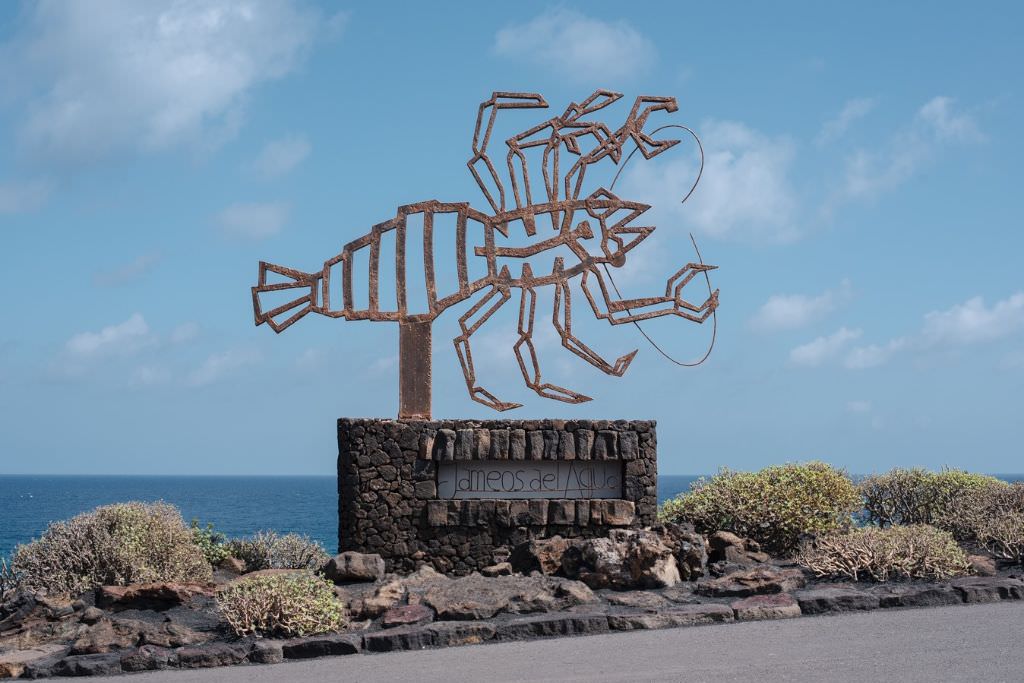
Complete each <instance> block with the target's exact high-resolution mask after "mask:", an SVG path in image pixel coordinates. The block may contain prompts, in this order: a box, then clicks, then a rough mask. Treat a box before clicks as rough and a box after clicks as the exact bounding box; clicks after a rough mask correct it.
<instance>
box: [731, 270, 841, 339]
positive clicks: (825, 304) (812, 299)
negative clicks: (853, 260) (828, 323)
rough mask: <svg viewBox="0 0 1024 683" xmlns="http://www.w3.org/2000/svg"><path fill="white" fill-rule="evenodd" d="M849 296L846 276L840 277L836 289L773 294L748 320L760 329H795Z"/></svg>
mask: <svg viewBox="0 0 1024 683" xmlns="http://www.w3.org/2000/svg"><path fill="white" fill-rule="evenodd" d="M849 296H850V281H849V280H843V281H842V282H841V283H840V285H839V289H838V290H835V291H833V290H828V291H826V292H823V293H821V294H819V295H817V296H807V295H806V294H773V295H772V296H770V297H768V301H766V302H765V303H764V304H763V305H762V306H761V308H759V309H758V311H757V313H755V314H754V317H753V318H752V319H751V321H750V324H751V327H753V328H754V329H756V330H760V331H763V332H771V331H775V330H792V329H797V328H800V327H803V326H805V325H807V324H809V323H812V322H814V321H815V320H819V319H821V318H822V317H824V316H825V315H826V314H828V313H831V312H832V311H834V310H835V309H836V307H837V306H838V305H840V304H841V303H842V302H844V301H845V300H846V299H848V298H849Z"/></svg>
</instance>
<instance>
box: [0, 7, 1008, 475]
mask: <svg viewBox="0 0 1024 683" xmlns="http://www.w3.org/2000/svg"><path fill="white" fill-rule="evenodd" d="M431 7H432V5H430V4H429V3H416V4H414V3H408V4H390V3H383V2H382V3H373V4H370V3H366V4H363V5H349V4H345V5H335V4H324V5H317V4H313V3H307V2H284V1H282V2H259V3H255V2H254V3H227V2H224V3H218V2H208V3H187V2H186V3H159V2H152V3H134V2H127V1H125V2H91V3H84V2H42V3H37V4H31V5H28V4H26V5H17V4H14V3H4V4H2V5H0V141H2V142H0V245H2V253H3V255H4V257H5V258H4V259H3V262H4V267H3V269H2V271H0V291H2V292H3V295H4V312H5V315H4V324H3V326H2V327H0V472H3V473H83V472H89V473H211V474H231V473H235V474H281V473H294V474H329V473H331V472H333V470H334V459H335V453H336V443H335V437H334V420H335V419H336V418H337V417H339V416H343V415H344V416H360V415H362V416H384V417H387V416H393V415H395V414H396V411H397V398H396V386H397V365H396V353H397V330H396V329H395V326H394V325H392V324H383V323H368V322H362V323H358V322H344V321H339V320H329V319H326V318H323V317H320V316H310V317H307V318H306V319H304V320H302V321H301V322H300V323H299V324H297V325H295V326H294V327H293V328H291V329H289V330H288V331H287V332H286V333H284V334H282V335H275V334H273V333H272V332H271V331H270V330H268V329H267V328H266V327H265V326H264V327H260V328H256V327H254V326H253V320H252V311H251V308H250V300H249V290H248V288H249V286H250V285H252V284H254V282H255V278H256V274H257V264H258V261H259V260H260V259H266V260H270V261H274V262H277V263H282V264H286V265H290V266H293V267H296V268H299V269H315V268H319V267H320V264H321V263H322V262H323V261H324V260H325V259H327V258H329V257H331V256H333V255H334V254H336V253H338V252H339V251H340V249H341V247H342V245H343V244H344V243H345V242H347V241H349V240H351V239H354V238H356V237H358V236H360V235H362V234H363V233H364V232H366V231H367V230H368V228H369V227H370V226H371V225H373V224H374V223H377V222H380V221H383V220H387V219H388V218H390V217H392V216H394V211H395V208H396V207H397V206H399V205H402V204H407V203H412V202H416V201H421V200H424V199H432V198H437V199H441V200H444V201H470V202H472V203H473V205H474V206H476V207H477V208H480V209H484V208H486V203H485V201H484V199H483V197H482V196H481V195H480V193H479V190H478V189H477V188H476V186H475V185H474V183H473V181H472V178H471V176H470V175H469V173H468V171H467V169H466V165H465V163H466V161H467V160H468V158H469V156H470V141H471V137H472V132H473V125H474V121H475V116H476V108H477V106H478V104H479V103H480V102H481V101H483V100H485V99H487V98H488V97H489V95H490V93H491V91H492V90H509V91H531V92H540V93H543V94H544V96H545V97H546V98H547V100H548V101H549V102H550V103H551V105H552V108H553V109H558V110H559V111H561V109H563V108H564V107H565V106H566V105H567V104H568V103H569V102H571V101H579V100H581V99H583V98H585V97H586V96H588V95H589V94H590V93H591V92H593V91H594V90H595V89H597V88H608V89H611V90H615V91H618V92H622V93H624V94H625V98H624V99H623V102H622V103H619V104H621V105H622V106H617V107H610V108H609V109H608V110H605V112H607V115H606V116H604V117H603V118H604V119H605V120H607V121H608V122H609V124H610V125H612V126H613V127H617V125H618V122H620V121H621V120H622V118H623V117H624V116H625V112H624V109H625V106H626V105H625V103H626V102H631V101H632V99H633V98H634V97H635V96H637V95H641V94H649V95H672V96H675V97H677V98H678V100H679V104H680V109H679V112H678V113H676V114H674V115H673V116H671V117H664V119H660V120H659V121H661V120H663V121H664V122H675V123H683V124H686V125H689V126H691V127H693V128H694V129H695V130H696V131H697V132H698V134H699V135H700V136H701V139H702V141H703V143H704V146H705V150H706V152H707V163H706V167H705V171H704V177H703V179H702V181H701V184H700V186H699V187H698V189H697V191H696V193H695V194H694V196H693V198H692V199H691V201H690V202H688V203H687V204H686V205H684V206H682V207H679V206H678V205H677V204H678V199H679V197H680V196H681V195H682V194H683V193H684V192H685V189H686V188H687V186H688V185H689V183H690V182H691V180H692V174H693V172H694V155H693V148H692V145H690V146H686V145H680V146H679V147H678V148H677V149H676V150H672V151H670V152H669V153H666V154H664V155H662V156H661V157H658V158H656V159H654V160H652V161H650V162H642V161H639V162H634V164H633V165H631V166H630V167H629V169H628V170H627V171H626V172H625V173H624V174H623V178H622V180H620V183H619V185H617V186H616V190H617V192H618V193H619V194H621V195H622V196H626V197H629V198H633V199H639V200H641V201H645V202H648V203H650V204H652V205H653V207H654V208H653V209H652V210H651V213H652V214H653V215H654V217H655V219H656V221H657V225H658V226H659V230H658V231H657V232H656V233H655V235H654V236H653V237H651V238H650V239H648V240H647V241H646V242H645V243H644V244H643V245H642V246H641V247H639V248H638V249H637V250H636V251H635V252H633V253H632V254H631V256H630V260H629V261H628V262H627V263H626V265H625V266H624V267H623V268H622V269H621V272H620V273H617V275H618V279H619V281H620V283H621V284H622V285H623V286H624V287H625V288H626V289H627V291H628V293H629V294H631V295H635V296H643V295H650V294H653V293H656V292H657V291H658V290H659V289H661V288H663V287H664V282H665V278H666V277H667V276H668V275H669V274H671V273H672V272H674V270H675V269H676V268H678V267H679V266H680V265H681V264H684V263H686V262H687V261H690V260H692V258H693V256H692V248H691V247H690V244H689V238H688V236H687V234H688V233H689V232H693V233H694V235H695V237H696V239H697V240H698V243H699V245H700V247H701V249H702V252H703V255H704V258H705V260H706V261H708V262H709V263H714V264H717V265H719V266H720V270H718V271H716V272H715V274H714V275H715V278H714V283H715V286H717V287H719V288H720V289H721V308H720V315H719V327H718V343H717V346H716V348H715V351H714V353H713V354H712V356H711V358H710V360H709V361H708V363H706V364H705V365H703V366H701V367H699V368H696V369H678V368H676V367H674V366H672V365H670V364H669V363H668V362H667V361H665V360H663V359H662V358H660V357H659V356H658V354H657V353H656V352H655V351H654V350H653V349H651V348H650V347H649V346H647V344H646V342H645V341H644V340H643V339H642V338H641V337H640V336H639V333H638V332H637V331H636V330H635V329H632V328H630V327H628V326H619V327H615V328H612V327H610V326H608V325H601V324H597V323H596V322H595V321H592V320H590V321H588V320H586V318H587V317H588V316H587V315H586V311H585V310H583V309H582V308H581V309H579V312H578V313H577V316H576V317H577V319H578V320H579V325H580V329H581V330H584V331H581V332H580V334H581V336H584V335H585V339H586V341H587V342H588V343H590V344H591V345H592V346H594V347H595V348H596V349H598V350H599V351H600V352H602V353H603V354H605V355H607V356H611V357H615V356H618V355H621V354H623V353H625V352H628V351H630V350H632V349H634V348H636V349H639V350H640V353H639V355H638V356H637V358H636V360H635V361H634V362H633V365H632V367H631V368H630V369H629V372H627V373H626V375H625V376H624V377H622V378H619V379H615V378H608V377H605V376H604V375H602V374H601V373H599V372H598V371H597V370H595V369H594V368H592V367H591V366H589V365H587V364H585V363H583V362H582V361H581V360H579V359H578V358H576V357H575V356H572V355H570V354H568V353H567V352H566V351H565V350H564V349H562V348H560V347H559V345H558V343H557V339H556V338H554V336H553V333H552V332H551V331H550V329H548V326H544V330H543V331H541V332H540V333H539V336H538V348H539V352H540V355H541V363H542V364H543V367H544V373H545V376H546V377H548V378H550V380H551V381H554V382H557V383H561V384H565V385H569V386H571V387H572V388H574V389H577V390H579V391H582V392H584V393H587V394H589V395H591V396H594V397H595V400H594V401H592V402H590V403H586V404H582V405H578V406H570V405H565V404H561V403H556V402H553V401H549V400H544V399H542V398H540V397H538V396H536V395H534V394H532V393H531V392H529V390H528V389H526V388H525V387H524V386H523V383H522V379H521V378H520V376H519V371H518V368H517V366H516V364H515V358H514V356H513V355H512V352H511V345H512V343H513V342H514V336H513V334H512V333H513V330H514V325H515V320H514V319H513V318H512V316H511V313H512V308H513V307H512V306H508V307H506V308H508V309H509V310H508V311H505V310H504V309H503V310H502V311H501V312H500V313H499V315H496V316H495V318H494V319H492V321H489V322H488V324H487V327H485V328H484V329H483V330H482V331H481V334H480V336H479V339H478V341H477V342H476V343H477V346H476V347H475V354H476V356H477V358H478V364H479V365H480V369H479V371H480V374H481V376H483V377H485V378H486V381H485V383H486V384H487V385H488V386H489V387H490V388H492V390H494V391H495V393H500V394H501V395H502V398H506V399H507V400H513V401H518V402H521V403H524V404H525V405H524V407H523V408H520V409H519V410H517V411H515V414H506V416H514V417H524V418H525V417H555V416H564V417H584V416H585V417H607V418H619V417H627V418H654V419H657V420H658V424H659V441H660V455H659V457H660V469H661V472H662V473H705V472H711V471H714V470H715V469H717V468H718V467H719V466H723V465H726V466H730V467H734V468H756V467H760V466H764V465H766V464H770V463H776V462H783V461H793V460H805V459H809V458H820V459H824V460H827V461H830V462H832V463H835V464H837V465H841V466H844V467H847V468H848V469H850V470H851V471H854V472H868V471H872V470H881V469H886V468H888V467H891V466H896V465H901V466H907V465H923V466H928V467H940V466H944V465H948V466H959V467H967V468H970V469H975V470H982V471H989V472H1011V471H1021V470H1022V469H1024V466H1022V464H1021V443H1022V437H1024V420H1022V419H1021V413H1022V409H1021V408H1022V403H1021V398H1020V394H1021V389H1022V387H1024V277H1022V275H1021V271H1022V267H1021V266H1022V264H1024V257H1022V253H1024V236H1022V231H1021V218H1020V215H1021V212H1020V188H1019V182H1020V177H1021V175H1020V170H1019V160H1020V159H1021V158H1024V135H1022V133H1021V130H1020V126H1019V121H1021V120H1024V111H1022V109H1024V107H1022V102H1021V92H1020V89H1021V88H1020V86H1021V79H1020V67H1021V64H1024V54H1022V53H1024V47H1022V43H1021V41H1020V40H1019V26H1020V25H1021V21H1022V19H1024V16H1022V11H1021V9H1020V6H1019V5H1018V4H1015V3H991V4H987V5H985V6H984V7H982V8H976V9H975V10H972V11H971V12H969V13H965V12H964V11H963V6H962V5H957V4H953V3H932V4H930V5H929V6H928V10H927V12H923V11H922V10H921V9H920V8H921V6H920V5H914V4H912V3H905V4H902V5H898V6H897V5H895V4H894V3H861V4H858V5H851V4H849V3H842V4H840V3H836V4H827V3H819V4H814V5H809V4H807V3H791V4H774V5H771V6H768V5H764V4H757V3H750V4H746V5H744V4H740V5H734V4H730V5H728V6H726V5H724V4H721V3H720V4H718V5H715V4H713V3H712V4H708V3H702V4H690V5H686V4H684V3H678V2H673V3H664V4H660V5H659V4H650V5H648V6H645V5H644V4H643V3H634V4H631V5H623V4H622V3H603V2H591V3H579V4H549V3H544V2H519V3H472V4H468V3H467V4H465V5H463V6H462V8H461V9H460V6H459V5H456V4H452V5H450V6H448V9H442V10H436V9H434V10H432V9H430V8H431ZM605 112H602V114H605ZM554 113H557V112H552V113H548V114H546V115H545V113H543V112H541V113H539V112H536V111H529V112H515V113H513V114H509V117H508V119H507V120H506V119H504V118H503V119H502V125H506V126H508V129H507V130H509V131H512V132H515V131H517V130H524V129H526V128H527V127H528V126H531V125H533V124H534V123H537V122H539V121H540V120H543V119H542V118H541V117H543V118H546V117H547V116H551V115H554ZM501 139H504V137H502V138H501ZM603 172H606V173H609V175H607V176H605V177H601V176H600V174H599V173H598V172H596V171H595V173H594V175H595V176H597V177H595V178H594V179H593V181H592V182H593V186H592V189H596V187H597V186H599V185H600V184H602V183H606V182H607V178H608V177H610V172H608V170H607V169H605V170H604V171H603ZM588 183H591V180H590V178H589V177H588ZM449 265H450V264H449ZM697 296H699V292H697V293H696V294H695V295H694V298H696V297H697ZM544 301H545V299H544V297H543V295H542V297H541V300H540V303H539V306H540V307H541V309H542V310H543V307H544V305H545V304H544ZM547 305H548V306H550V305H551V302H550V299H548V300H547ZM547 310H550V309H547ZM458 315H460V312H459V311H457V310H451V311H449V312H448V313H446V314H445V316H443V317H442V318H441V319H440V320H438V321H437V322H436V323H435V325H434V338H435V341H434V346H435V357H434V382H435V384H434V412H435V415H436V416H440V417H488V416H490V415H489V411H488V410H487V409H486V408H484V407H482V406H479V405H477V404H475V403H472V402H471V401H469V400H468V397H467V396H466V392H465V387H464V384H463V381H462V377H461V373H460V371H459V367H458V363H457V360H456V358H455V354H454V352H453V350H452V347H451V344H450V343H449V342H448V340H449V339H450V338H452V337H454V336H455V335H456V334H457V323H456V319H457V317H458ZM538 320H547V315H546V314H540V315H539V316H538ZM647 329H648V331H649V332H650V333H651V334H652V336H653V337H654V338H655V339H656V340H657V341H658V342H659V343H661V344H662V345H663V346H665V347H666V348H668V349H669V350H670V351H671V352H673V353H674V354H676V355H678V356H681V357H684V358H692V357H699V356H700V355H701V354H702V353H703V349H704V347H705V345H706V344H707V343H708V339H709V334H710V332H711V330H710V327H709V326H704V327H701V326H697V325H693V324H691V323H688V322H686V321H683V320H679V319H673V320H668V319H661V320H658V321H655V323H652V324H650V325H648V326H647ZM552 340H554V341H552Z"/></svg>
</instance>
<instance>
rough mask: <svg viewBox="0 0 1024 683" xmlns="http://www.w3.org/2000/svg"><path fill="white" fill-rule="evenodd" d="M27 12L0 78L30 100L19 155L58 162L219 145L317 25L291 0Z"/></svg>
mask: <svg viewBox="0 0 1024 683" xmlns="http://www.w3.org/2000/svg"><path fill="white" fill-rule="evenodd" d="M28 7H29V10H28V11H27V13H26V20H25V28H24V30H23V31H22V32H21V34H20V35H18V36H16V37H15V38H14V39H13V40H12V41H11V42H10V43H9V44H7V45H6V46H3V47H4V52H5V57H6V58H5V59H4V60H3V65H0V72H2V73H0V81H2V82H4V83H6V84H8V86H9V87H11V88H14V89H16V90H17V91H18V96H19V97H18V99H19V100H21V101H24V102H27V106H26V115H25V121H24V123H23V125H22V127H21V131H20V141H21V143H22V144H23V145H24V147H25V148H26V150H27V151H29V152H30V153H31V154H33V155H36V156H38V157H42V158H48V159H53V160H58V161H62V162H66V163H86V162H91V161H94V160H96V159H98V158H102V157H105V156H108V155H110V154H111V153H114V152H117V151H121V150H141V151H150V150H159V149H164V148H168V147H171V146H174V145H178V144H182V143H185V144H194V145H199V146H209V145H211V144H216V143H217V142H218V141H221V140H223V139H227V138H228V137H230V136H231V135H233V133H234V132H235V130H236V129H237V127H238V126H239V124H240V121H241V120H242V118H243V114H244V109H245V103H246V99H247V97H248V95H249V94H250V92H251V91H252V90H253V89H254V88H255V87H256V86H258V85H260V84H261V83H263V82H266V81H270V80H275V79H279V78H281V77H283V76H285V75H287V74H288V73H290V72H291V71H292V70H294V69H295V68H296V66H297V65H298V64H299V63H301V61H302V59H303V57H304V55H305V54H306V52H307V51H308V49H309V48H310V47H311V45H312V44H313V42H314V40H315V38H316V35H317V32H318V30H319V29H318V25H319V24H320V17H319V16H318V13H317V12H315V11H312V10H308V9H305V8H302V7H300V6H299V5H298V4H297V3H295V2H292V1H291V0H266V1H264V2H259V3H250V2H246V3H242V2H234V1H229V0H211V1H209V2H134V0H104V1H102V2H95V1H90V2H87V1H84V0H78V1H57V0H48V1H43V2H38V3H34V4H32V5H29V6H28Z"/></svg>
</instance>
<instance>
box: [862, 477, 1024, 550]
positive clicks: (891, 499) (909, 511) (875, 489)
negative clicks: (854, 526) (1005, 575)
mask: <svg viewBox="0 0 1024 683" xmlns="http://www.w3.org/2000/svg"><path fill="white" fill-rule="evenodd" d="M1006 486H1008V484H1007V483H1006V482H1003V481H1000V480H999V479H996V478H995V477H990V476H987V475H984V474H974V473H972V472H965V471H964V470H954V469H944V470H942V471H940V472H932V471H929V470H925V469H921V468H914V469H899V468H897V469H893V470H890V471H889V472H886V473H885V474H876V475H872V476H870V477H867V478H865V479H864V480H863V481H861V482H860V484H859V485H858V489H859V490H860V493H861V496H863V498H864V511H865V513H866V520H867V521H868V522H870V523H872V524H875V525H878V526H881V527H886V526H893V525H896V524H934V525H935V526H938V527H940V528H944V529H948V530H951V531H954V533H955V534H956V535H957V536H958V537H959V535H960V534H959V533H956V531H955V530H956V528H957V525H958V520H957V519H956V516H955V514H953V513H952V508H953V506H954V505H955V504H956V503H957V501H959V500H961V499H963V498H964V497H966V496H970V495H971V494H972V493H975V492H978V491H982V490H986V489H991V488H1002V487H1006Z"/></svg>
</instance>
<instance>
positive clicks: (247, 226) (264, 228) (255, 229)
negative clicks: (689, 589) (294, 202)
mask: <svg viewBox="0 0 1024 683" xmlns="http://www.w3.org/2000/svg"><path fill="white" fill-rule="evenodd" d="M216 220H217V223H218V224H219V225H220V227H221V230H223V232H224V234H226V235H229V236H231V237H238V238H243V239H249V240H261V239H266V238H268V237H273V236H274V235H276V234H277V233H279V232H281V228H283V227H284V224H285V223H286V222H287V221H288V205H287V204H284V203H282V202H269V203H263V204H259V203H253V204H232V205H231V206H229V207H227V208H226V209H224V210H223V211H221V212H220V213H219V214H217V219H216Z"/></svg>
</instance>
